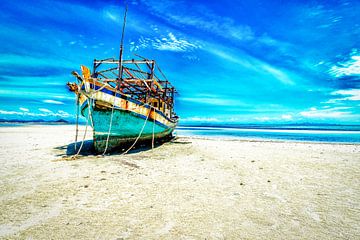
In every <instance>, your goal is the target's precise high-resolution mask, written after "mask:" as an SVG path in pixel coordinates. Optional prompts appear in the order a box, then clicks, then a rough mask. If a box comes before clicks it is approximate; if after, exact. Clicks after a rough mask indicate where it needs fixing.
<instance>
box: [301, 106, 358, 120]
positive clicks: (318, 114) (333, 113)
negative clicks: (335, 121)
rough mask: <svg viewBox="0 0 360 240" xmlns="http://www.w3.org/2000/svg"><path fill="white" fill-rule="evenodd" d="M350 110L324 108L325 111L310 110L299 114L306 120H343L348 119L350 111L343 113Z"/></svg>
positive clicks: (345, 108)
mask: <svg viewBox="0 0 360 240" xmlns="http://www.w3.org/2000/svg"><path fill="white" fill-rule="evenodd" d="M347 109H350V107H334V108H325V109H317V108H314V107H312V108H310V109H309V110H308V111H303V112H300V113H299V114H300V115H301V116H303V117H306V118H319V119H324V118H343V117H350V116H351V115H352V112H351V111H344V110H347Z"/></svg>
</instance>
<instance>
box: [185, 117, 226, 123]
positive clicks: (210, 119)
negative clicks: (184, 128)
mask: <svg viewBox="0 0 360 240" xmlns="http://www.w3.org/2000/svg"><path fill="white" fill-rule="evenodd" d="M180 121H181V122H207V123H209V122H220V119H218V118H215V117H197V116H195V117H187V118H181V119H180Z"/></svg>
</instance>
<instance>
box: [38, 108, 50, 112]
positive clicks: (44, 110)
mask: <svg viewBox="0 0 360 240" xmlns="http://www.w3.org/2000/svg"><path fill="white" fill-rule="evenodd" d="M39 111H40V112H45V113H52V111H50V110H49V109H46V108H39Z"/></svg>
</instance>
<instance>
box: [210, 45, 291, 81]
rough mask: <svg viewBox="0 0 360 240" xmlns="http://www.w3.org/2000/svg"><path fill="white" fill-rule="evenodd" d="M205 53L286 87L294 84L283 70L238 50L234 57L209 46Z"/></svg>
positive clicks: (224, 50)
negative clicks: (268, 77)
mask: <svg viewBox="0 0 360 240" xmlns="http://www.w3.org/2000/svg"><path fill="white" fill-rule="evenodd" d="M204 49H205V48H204ZM206 51H208V52H209V53H211V54H214V55H216V56H217V57H220V58H223V59H225V60H227V61H231V62H232V63H235V64H239V65H241V66H242V67H243V68H247V69H249V70H251V71H254V72H257V73H260V74H262V75H263V76H264V77H266V75H270V76H272V77H273V78H275V79H276V80H278V81H280V82H281V83H283V84H286V85H294V84H295V82H294V80H293V79H292V78H291V77H290V74H289V73H287V72H286V71H285V70H280V69H279V68H276V67H274V66H271V65H270V64H268V63H266V62H264V61H262V60H260V59H257V58H255V57H252V56H250V55H248V54H246V53H243V52H241V51H239V50H237V53H238V54H237V55H234V54H232V53H230V51H227V50H226V49H223V50H221V49H220V48H219V47H215V46H211V45H210V46H208V47H207V48H206ZM239 53H241V54H239ZM239 56H241V57H239Z"/></svg>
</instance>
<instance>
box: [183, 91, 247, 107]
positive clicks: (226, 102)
mask: <svg viewBox="0 0 360 240" xmlns="http://www.w3.org/2000/svg"><path fill="white" fill-rule="evenodd" d="M179 100H180V101H185V102H196V103H201V104H208V105H216V106H248V104H246V103H243V102H241V101H239V100H235V99H224V97H221V96H216V95H206V94H205V95H199V96H195V97H180V98H179Z"/></svg>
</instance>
